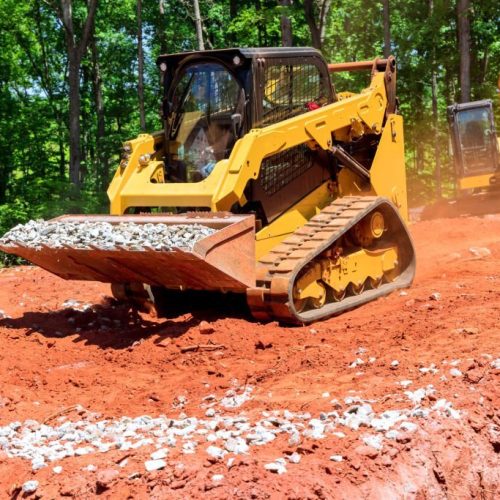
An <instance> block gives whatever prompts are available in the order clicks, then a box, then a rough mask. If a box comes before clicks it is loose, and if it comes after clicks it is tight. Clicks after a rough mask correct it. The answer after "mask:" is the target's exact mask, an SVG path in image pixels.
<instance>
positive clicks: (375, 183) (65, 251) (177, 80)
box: [1, 48, 415, 323]
mask: <svg viewBox="0 0 500 500" xmlns="http://www.w3.org/2000/svg"><path fill="white" fill-rule="evenodd" d="M158 66H159V68H160V72H161V78H162V84H163V85H164V87H165V97H164V100H163V108H162V109H163V118H164V123H165V130H162V131H159V132H156V133H154V134H141V135H139V136H138V137H137V138H135V139H132V140H129V141H126V142H125V143H124V144H123V151H122V157H121V162H120V165H119V166H118V168H117V170H116V173H115V175H114V177H113V179H112V181H111V184H110V186H109V189H108V196H109V200H110V211H111V215H108V216H92V217H90V216H77V217H76V218H75V217H72V218H70V220H72V221H80V220H82V221H84V220H88V219H89V218H91V219H92V220H103V221H106V222H110V223H111V224H119V223H120V222H122V221H128V222H134V223H137V224H144V223H148V224H153V223H162V224H167V225H168V224H170V225H176V224H202V225H206V226H208V227H211V228H213V229H215V231H216V232H215V234H212V235H211V236H209V237H205V238H204V239H202V240H200V241H198V242H197V243H196V244H195V245H194V247H193V248H174V249H173V250H172V251H155V250H153V249H151V248H149V247H148V248H127V247H123V246H119V247H118V246H117V247H116V248H108V247H106V248H100V247H99V245H98V242H97V243H96V245H93V246H92V248H88V249H87V248H85V249H81V248H70V247H64V248H49V247H46V246H45V247H43V248H42V249H41V250H40V249H36V250H34V249H30V248H26V247H24V246H23V245H22V244H19V245H17V244H10V245H9V246H4V247H1V248H2V249H3V250H4V251H7V252H10V253H16V254H18V255H21V256H23V257H25V258H27V259H28V260H31V261H32V262H34V263H36V264H38V265H40V266H42V267H44V268H45V269H48V270H49V271H51V272H53V273H55V274H58V275H59V276H62V277H64V278H68V279H82V280H85V279H86V280H100V281H105V282H110V283H112V284H113V287H112V290H113V293H114V295H115V297H117V298H119V299H127V300H128V299H130V300H133V301H138V302H140V303H141V302H143V301H147V300H153V301H154V302H155V303H156V304H158V298H161V297H164V295H163V294H164V293H166V290H170V291H172V290H174V291H177V292H178V293H183V291H184V290H189V289H193V290H219V291H223V292H228V291H231V292H239V293H246V295H247V301H248V304H249V306H250V309H251V311H252V313H253V315H254V316H255V317H256V318H258V319H261V320H269V319H278V320H281V321H284V322H289V323H309V322H312V321H316V320H318V319H322V318H325V317H328V316H331V315H335V314H339V313H341V312H342V311H344V310H347V309H350V308H352V307H356V306H359V305H361V304H363V303H365V302H367V301H370V300H374V299H376V298H377V297H380V296H382V295H385V294H387V293H390V292H391V291H392V290H394V289H396V288H402V287H406V286H409V285H410V284H411V282H412V280H413V276H414V272H415V257H414V250H413V246H412V243H411V238H410V237H409V234H408V232H407V230H406V227H405V223H406V222H407V220H408V206H407V192H406V175H405V165H404V134H403V119H402V117H401V116H400V115H399V114H398V113H397V99H396V95H395V88H396V87H395V84H396V64H395V60H394V58H392V57H391V58H388V59H375V60H373V61H361V62H356V63H343V64H338V65H327V64H326V63H325V61H324V60H323V58H322V56H321V54H320V53H319V52H318V51H316V50H315V49H310V48H303V49H299V48H269V49H224V50H220V51H207V52H201V53H187V54H186V53H184V54H174V55H168V56H160V58H159V59H158ZM346 70H347V71H357V70H371V78H370V81H369V85H368V86H367V87H366V88H365V89H363V90H362V91H361V92H359V93H354V92H342V93H338V94H335V89H334V88H333V86H332V85H331V82H330V76H329V71H330V72H336V71H346ZM210 89H211V90H210ZM297 95H298V96H299V97H298V98H296V96H297ZM214 96H215V97H217V99H218V100H215V99H214ZM228 96H229V97H228ZM285 176H288V177H285ZM66 220H67V219H66ZM57 222H58V220H57V219H56V220H54V223H57Z"/></svg>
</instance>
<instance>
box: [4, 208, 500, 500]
mask: <svg viewBox="0 0 500 500" xmlns="http://www.w3.org/2000/svg"><path fill="white" fill-rule="evenodd" d="M411 232H412V236H413V238H414V241H415V245H416V250H417V266H418V270H417V277H416V280H415V283H414V285H413V287H412V288H411V289H408V290H405V291H404V292H400V293H394V294H392V295H390V296H389V297H386V298H383V299H380V300H378V301H376V302H373V303H370V304H368V305H366V306H364V307H362V308H359V309H357V310H354V311H351V312H349V313H346V314H344V315H342V316H340V317H338V318H333V319H330V320H328V321H324V322H322V323H318V324H314V325H312V326H308V327H298V328H290V327H281V326H279V325H278V324H275V323H271V324H265V325H263V324H259V323H256V322H254V321H252V320H251V318H250V317H249V316H248V313H247V311H246V310H245V308H244V307H242V306H239V305H238V304H237V303H233V302H232V303H231V304H229V305H227V306H226V307H224V305H223V304H222V305H221V306H220V307H219V306H218V308H217V309H216V310H214V309H213V307H212V303H211V302H210V300H209V299H207V300H206V301H203V302H202V303H197V304H193V305H192V307H190V308H188V310H189V309H190V312H187V313H183V314H180V315H179V316H177V317H175V318H172V319H168V320H164V319H161V320H159V319H156V318H154V317H152V316H149V315H146V314H140V315H139V314H137V313H134V312H132V311H130V310H128V309H127V308H126V307H124V306H121V305H118V304H116V303H115V302H114V301H113V300H112V299H111V298H110V296H109V288H108V286H107V285H103V284H99V283H82V282H70V281H62V280H60V279H58V278H56V277H53V276H51V275H49V274H47V273H45V272H43V271H41V270H39V269H36V268H31V267H20V268H12V269H4V270H1V271H0V285H1V286H0V450H3V451H0V491H1V492H2V494H1V495H0V496H2V497H4V496H6V497H8V496H9V495H11V496H16V495H19V496H20V495H23V494H24V495H28V494H29V493H23V492H22V490H21V487H22V486H23V484H24V483H25V482H26V481H28V480H35V481H38V484H37V485H36V491H35V493H34V494H33V495H34V496H35V495H40V496H42V497H43V498H54V497H59V496H63V495H64V496H70V497H71V496H74V497H81V498H86V497H89V496H93V495H94V494H100V495H101V496H102V497H103V498H122V497H127V496H128V497H130V498H165V497H168V498H186V497H187V498H192V497H199V496H202V495H203V496H206V497H208V498H227V497H236V498H270V497H286V498H301V499H302V498H360V497H361V498H368V497H369V498H471V497H481V498H491V499H493V498H495V497H498V484H500V466H499V465H498V453H499V450H500V414H499V410H498V408H499V392H498V387H499V376H500V361H499V359H498V358H499V355H500V353H499V349H498V346H499V345H500V327H499V326H498V318H499V315H500V272H499V269H500V265H499V264H500V220H499V219H498V218H495V217H485V218H460V219H455V220H454V219H448V220H433V221H425V222H419V223H417V224H414V225H413V226H412V227H411ZM125 417H129V418H128V419H127V418H125ZM148 417H150V419H151V420H148ZM26 421H28V422H26ZM152 422H153V423H152ZM172 436H173V437H175V443H174V441H173V439H172ZM137 443H139V444H137ZM99 447H101V448H99ZM69 449H72V450H73V453H72V452H70V451H67V450H69ZM82 449H85V451H82ZM54 450H56V451H55V452H54ZM57 450H59V451H57ZM64 450H66V452H65V451H64ZM77 450H80V451H78V452H77ZM53 452H54V453H59V454H60V455H58V456H59V457H62V458H57V459H54V460H53V461H50V460H49V459H48V458H46V457H48V456H50V457H54V456H55V455H50V453H53ZM155 452H156V453H155ZM65 453H66V455H65ZM40 457H42V458H43V457H45V458H43V460H41V459H40ZM41 462H43V464H42V463H41ZM146 462H147V463H148V466H147V468H149V469H151V470H150V471H148V470H147V468H146ZM150 462H153V463H150ZM162 462H163V463H162ZM157 467H158V469H157V470H153V469H155V468H157ZM28 486H29V487H33V484H30V485H28Z"/></svg>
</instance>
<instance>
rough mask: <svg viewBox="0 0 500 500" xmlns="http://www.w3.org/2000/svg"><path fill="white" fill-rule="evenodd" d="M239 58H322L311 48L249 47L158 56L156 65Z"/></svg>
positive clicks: (318, 52) (319, 53) (317, 51)
mask: <svg viewBox="0 0 500 500" xmlns="http://www.w3.org/2000/svg"><path fill="white" fill-rule="evenodd" d="M236 55H238V56H240V57H241V58H243V59H247V60H248V59H257V58H266V57H270V58H271V57H272V58H276V57H320V58H323V56H322V55H321V52H320V51H319V50H317V49H314V48H312V47H249V48H241V47H240V48H232V49H216V50H200V51H192V52H178V53H177V54H164V55H160V56H159V57H158V59H157V60H156V64H157V65H160V64H161V63H162V62H163V63H166V64H167V65H168V64H169V63H170V64H172V63H173V64H174V65H178V64H179V62H180V61H181V60H183V59H186V58H188V57H191V56H197V57H198V56H199V57H201V58H203V57H213V58H216V59H223V60H224V59H226V60H231V59H232V58H233V57H234V56H236Z"/></svg>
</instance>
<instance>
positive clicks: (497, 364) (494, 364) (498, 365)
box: [491, 358, 500, 370]
mask: <svg viewBox="0 0 500 500" xmlns="http://www.w3.org/2000/svg"><path fill="white" fill-rule="evenodd" d="M491 367H492V368H494V369H495V370H500V358H497V359H495V360H494V361H492V362H491Z"/></svg>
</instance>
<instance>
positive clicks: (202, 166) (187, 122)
mask: <svg viewBox="0 0 500 500" xmlns="http://www.w3.org/2000/svg"><path fill="white" fill-rule="evenodd" d="M157 64H158V67H159V69H160V72H161V78H162V86H163V89H164V99H163V106H162V115H163V116H162V118H163V120H164V122H165V140H166V141H165V155H164V156H165V174H166V175H165V177H166V180H167V182H199V181H202V180H203V179H205V178H206V177H208V176H209V175H210V173H211V172H212V170H213V168H214V166H215V165H216V163H217V162H219V161H220V160H223V159H226V158H229V156H230V154H231V151H232V149H233V147H234V144H235V142H236V141H237V140H238V139H239V138H240V137H242V136H243V135H244V134H245V133H247V132H248V131H249V130H250V129H252V128H259V127H265V126H268V125H272V124H273V123H277V122H280V121H282V120H285V119H287V118H291V117H293V116H296V115H298V114H301V113H305V112H307V111H311V110H314V109H317V108H319V107H321V106H323V105H325V104H328V103H331V102H333V101H334V100H335V95H334V91H333V88H332V86H331V83H330V77H329V74H328V69H327V66H326V64H325V61H324V60H323V58H322V56H321V54H320V53H319V52H318V51H316V50H315V49H311V48H293V49H289V48H253V49H223V50H211V51H203V52H188V53H180V54H173V55H165V56H160V57H159V58H158V61H157ZM285 163H286V161H284V160H283V159H281V160H280V164H281V167H279V166H278V167H276V166H275V167H274V177H275V176H276V175H278V174H279V172H278V170H280V168H281V170H283V168H284V165H285ZM298 167H299V168H298V169H297V170H296V174H301V173H303V172H302V171H301V170H300V165H299V166H298ZM282 177H283V176H282ZM289 177H290V176H289ZM291 180H292V179H291ZM274 181H277V182H278V185H279V183H280V182H281V183H282V184H284V183H286V179H285V178H283V179H273V182H274ZM318 182H319V181H318Z"/></svg>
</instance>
